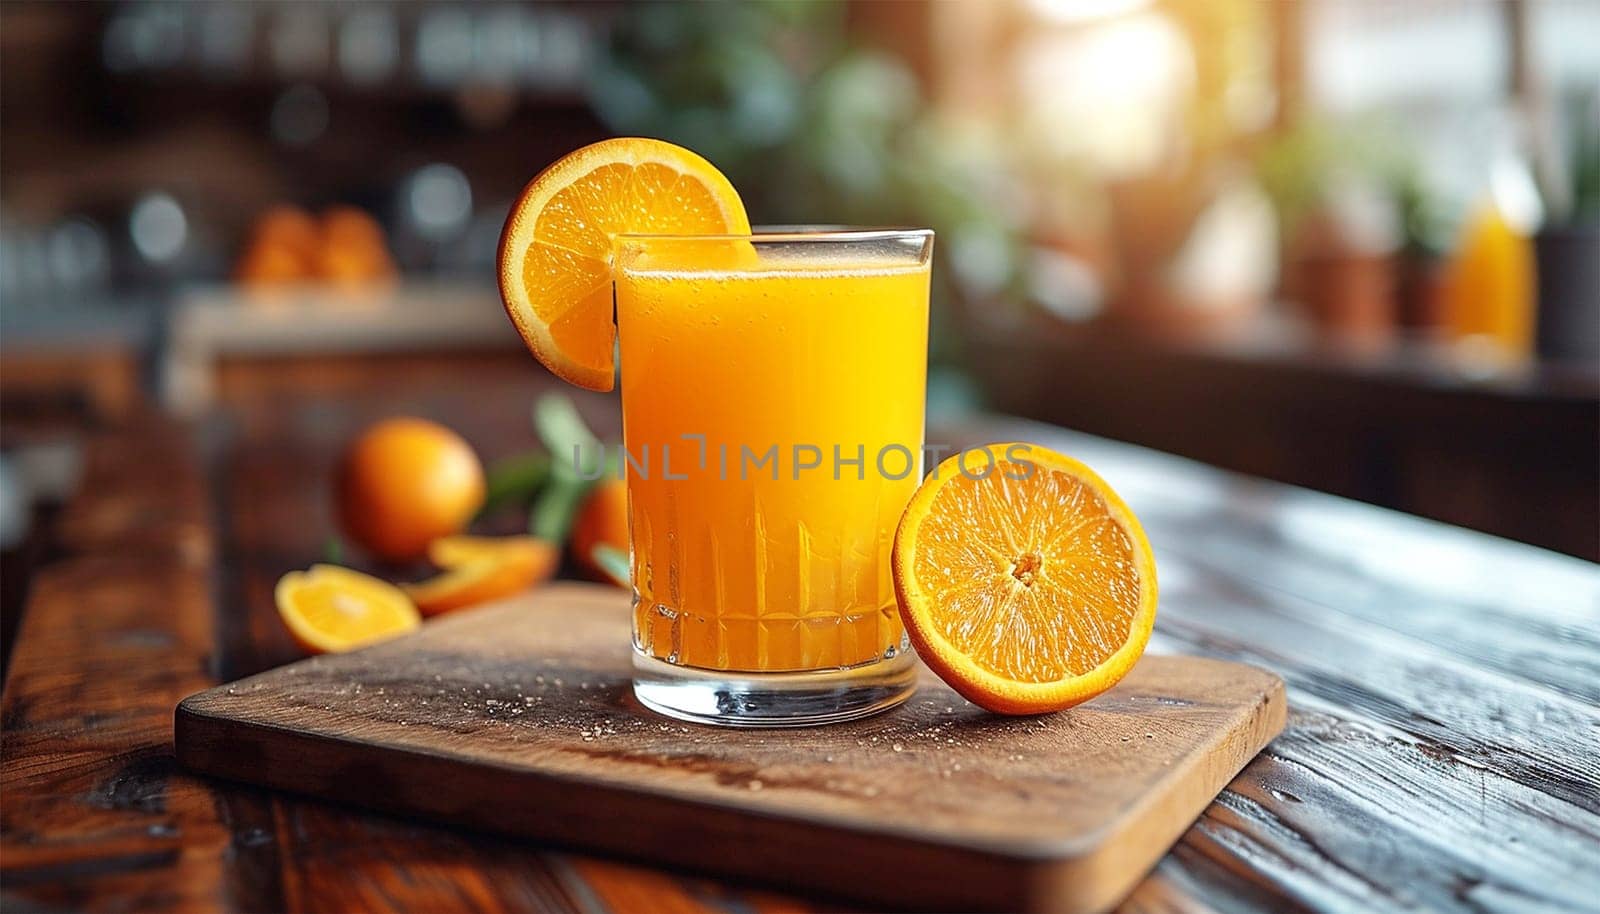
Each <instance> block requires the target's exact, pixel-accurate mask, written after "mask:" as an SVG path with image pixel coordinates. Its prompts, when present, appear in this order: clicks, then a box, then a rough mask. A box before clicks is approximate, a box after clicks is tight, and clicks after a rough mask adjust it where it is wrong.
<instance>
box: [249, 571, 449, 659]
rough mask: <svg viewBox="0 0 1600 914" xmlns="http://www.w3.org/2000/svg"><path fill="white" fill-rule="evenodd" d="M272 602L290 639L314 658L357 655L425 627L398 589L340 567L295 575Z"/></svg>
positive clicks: (283, 582) (282, 583)
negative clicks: (357, 651) (360, 649)
mask: <svg viewBox="0 0 1600 914" xmlns="http://www.w3.org/2000/svg"><path fill="white" fill-rule="evenodd" d="M273 596H274V597H275V599H276V602H277V604H278V615H279V616H281V617H282V618H283V623H284V625H286V626H288V628H289V633H290V634H291V635H293V636H294V639H295V641H297V642H299V643H300V646H301V647H303V648H305V649H306V650H308V651H311V652H312V653H315V654H322V653H338V652H341V651H348V650H354V649H355V648H358V647H362V646H365V645H368V644H372V643H374V642H377V641H383V640H385V639H388V638H392V637H394V636H396V635H402V634H405V633H406V632H408V631H411V630H412V629H414V628H416V627H417V626H419V625H421V624H422V617H421V616H420V615H418V614H417V607H416V606H414V605H412V603H411V600H410V599H409V598H408V597H407V596H406V595H405V594H404V593H402V592H401V591H400V588H398V587H395V586H394V585H393V584H390V583H389V582H387V581H380V580H378V579H377V578H375V577H372V576H371V575H365V574H362V573H361V572H359V571H352V570H350V569H349V568H341V567H339V566H337V565H312V566H311V570H309V571H291V572H289V573H288V574H286V575H284V576H283V577H282V578H280V579H278V586H277V589H276V590H275V591H274V593H273Z"/></svg>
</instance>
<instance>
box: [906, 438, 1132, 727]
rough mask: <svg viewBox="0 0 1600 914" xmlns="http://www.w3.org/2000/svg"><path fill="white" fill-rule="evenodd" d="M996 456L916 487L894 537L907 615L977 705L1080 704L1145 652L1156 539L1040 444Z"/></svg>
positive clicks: (1088, 477)
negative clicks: (1152, 546)
mask: <svg viewBox="0 0 1600 914" xmlns="http://www.w3.org/2000/svg"><path fill="white" fill-rule="evenodd" d="M988 453H989V454H990V455H992V463H991V458H985V457H984V456H983V455H981V454H979V453H976V452H974V453H970V454H968V455H967V456H966V459H965V463H964V464H963V463H962V460H963V458H962V456H961V455H957V456H955V457H952V458H950V459H948V460H946V461H945V462H943V463H941V464H940V465H939V468H938V469H937V470H936V471H935V472H934V473H933V474H931V475H930V476H929V477H928V479H927V480H925V481H924V482H923V484H922V486H921V488H919V489H918V490H917V492H916V494H915V495H914V496H912V499H911V503H910V505H909V506H908V507H907V508H906V512H905V514H904V515H903V516H902V518H901V521H900V527H899V530H898V531H897V532H896V535H895V543H894V560H893V564H894V583H895V592H896V594H897V596H898V597H899V601H900V615H901V618H902V619H903V620H904V621H905V624H906V630H907V633H908V634H909V635H910V637H911V641H912V643H913V644H914V645H915V646H916V648H917V654H918V655H919V656H920V657H921V658H922V659H923V661H924V662H925V663H927V664H928V666H929V667H930V668H931V669H933V671H934V672H935V673H937V674H939V677H940V678H942V679H943V680H944V681H945V682H946V683H948V684H949V685H950V687H951V688H953V689H955V690H956V691H957V692H959V693H961V695H962V696H963V697H965V698H966V699H967V700H969V701H971V702H973V703H974V704H977V705H980V706H982V707H984V708H987V709H988V710H991V711H996V712H1000V713H1004V714H1038V713H1043V712H1047V711H1058V710H1061V709H1063V708H1069V707H1071V706H1073V705H1075V704H1078V703H1080V702H1083V701H1087V700H1088V699H1090V698H1093V697H1094V696H1096V695H1099V694H1100V693H1101V692H1104V691H1105V690H1107V689H1109V688H1111V687H1112V686H1113V685H1115V684H1116V683H1117V681H1118V680H1120V679H1121V678H1122V677H1123V676H1124V675H1126V674H1127V672H1128V671H1129V670H1130V669H1132V668H1133V665H1134V664H1135V663H1136V662H1137V661H1138V660H1139V657H1140V656H1141V655H1142V654H1143V653H1144V648H1145V644H1146V643H1147V642H1148V641H1149V640H1150V629H1151V626H1152V625H1154V623H1155V616H1156V566H1155V559H1154V557H1153V556H1152V555H1151V552H1150V543H1149V540H1147V539H1146V538H1145V535H1144V530H1143V529H1142V528H1141V527H1140V526H1139V520H1138V518H1136V517H1134V515H1133V512H1132V511H1131V510H1129V508H1128V506H1127V504H1126V503H1124V502H1123V500H1122V499H1121V498H1120V497H1118V496H1117V493H1116V492H1115V491H1113V490H1112V488H1111V487H1110V486H1109V485H1107V484H1106V482H1105V480H1103V479H1101V478H1100V477H1099V476H1097V475H1095V473H1094V471H1093V470H1091V469H1089V468H1088V467H1086V466H1084V465H1083V464H1082V463H1079V462H1078V461H1076V460H1073V459H1072V458H1070V457H1066V456H1063V455H1061V454H1058V453H1056V452H1054V451H1051V450H1048V449H1046V448H1042V447H1038V446H1035V445H1028V444H991V445H988ZM963 466H965V467H966V468H967V471H968V472H967V473H963V472H962V467H963ZM991 467H992V469H991ZM986 470H988V472H987V473H986V474H985V471H986ZM969 474H970V475H969ZM980 475H981V476H982V478H974V477H978V476H980Z"/></svg>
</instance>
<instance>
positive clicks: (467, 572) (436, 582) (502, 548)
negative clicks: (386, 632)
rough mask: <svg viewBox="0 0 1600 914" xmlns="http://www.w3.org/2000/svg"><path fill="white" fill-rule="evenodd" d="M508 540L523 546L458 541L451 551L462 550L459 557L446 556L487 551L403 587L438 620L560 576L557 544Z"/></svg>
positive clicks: (424, 612)
mask: <svg viewBox="0 0 1600 914" xmlns="http://www.w3.org/2000/svg"><path fill="white" fill-rule="evenodd" d="M452 539H456V540H460V539H475V540H482V539H486V538H485V537H470V538H468V537H452ZM507 539H515V540H518V541H520V542H518V543H514V544H505V543H502V544H499V545H497V546H486V545H484V544H483V543H477V544H472V545H463V544H461V543H460V542H457V543H455V544H453V545H452V546H451V547H449V548H450V549H455V550H457V554H455V555H448V554H447V555H444V556H443V557H446V558H463V556H462V555H461V554H460V551H461V550H471V549H474V548H476V549H479V550H483V551H482V552H480V554H479V555H477V557H474V558H465V559H464V560H463V561H461V562H460V563H459V564H456V565H453V566H452V565H445V567H446V568H447V569H448V570H447V571H445V572H444V573H443V574H441V575H437V576H435V577H432V578H429V579H427V580H426V581H422V582H419V583H416V584H402V585H401V589H402V590H404V591H405V593H406V595H407V596H409V597H410V598H411V599H412V601H413V602H415V603H416V604H417V608H418V609H420V610H422V613H423V615H427V616H432V615H437V614H439V613H446V612H450V611H451V610H455V609H461V608H462V607H466V606H476V605H477V604H479V603H487V602H489V601H491V600H498V599H500V598H501V597H509V596H511V595H512V594H516V593H521V592H522V591H524V590H527V589H528V588H530V587H532V586H534V585H535V584H538V583H540V582H542V581H544V580H546V579H548V578H549V577H550V575H552V574H554V573H555V570H556V563H557V561H559V559H560V556H561V553H560V551H559V550H557V549H556V547H555V546H554V545H552V544H550V543H548V542H546V541H544V540H541V539H535V538H533V537H507ZM445 551H446V552H448V551H449V550H448V549H447V550H445ZM433 554H435V553H434V551H433V550H430V555H433ZM441 564H444V563H441Z"/></svg>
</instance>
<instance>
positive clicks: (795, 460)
mask: <svg viewBox="0 0 1600 914" xmlns="http://www.w3.org/2000/svg"><path fill="white" fill-rule="evenodd" d="M762 239H763V236H755V237H754V240H753V241H730V240H725V239H724V240H720V241H718V240H713V239H687V238H685V239H677V240H669V239H649V238H642V237H641V238H624V239H620V240H619V242H618V253H617V261H616V270H615V276H616V308H617V328H618V336H619V337H620V345H621V359H620V361H621V365H622V409H623V429H624V446H625V448H626V453H627V458H626V462H627V464H628V466H627V475H628V501H629V518H630V535H631V540H632V577H633V587H634V592H635V595H636V599H635V610H634V612H635V618H634V645H635V648H636V650H637V651H638V652H639V653H640V654H642V655H645V656H648V657H652V658H655V659H657V660H661V661H665V662H666V663H669V664H673V665H678V666H683V667H694V668H699V669H702V670H719V671H741V672H752V673H775V672H796V671H806V672H815V671H828V670H841V669H846V668H854V667H861V666H863V665H867V664H872V663H875V662H877V661H880V660H882V659H885V658H886V657H887V658H892V657H895V656H896V654H897V653H901V652H903V651H904V650H905V647H904V640H903V638H904V636H903V632H902V630H901V626H900V619H899V615H898V612H897V610H896V607H895V598H894V588H893V582H892V580H891V577H890V568H889V560H890V551H891V546H892V541H893V538H894V532H895V526H896V524H897V523H898V521H899V518H900V515H901V513H902V512H903V510H904V509H905V506H906V503H907V502H908V501H909V500H910V498H911V495H912V493H913V492H914V491H915V489H916V487H917V483H918V482H919V481H920V479H921V475H922V474H921V467H922V460H921V457H922V454H921V451H922V443H923V439H922V436H923V401H924V395H925V387H926V362H927V340H928V335H927V327H928V281H929V273H928V256H927V247H928V246H929V245H931V235H928V234H927V233H921V234H920V235H917V236H916V237H915V238H914V239H912V242H911V243H910V244H909V246H908V244H907V243H906V242H904V241H902V242H900V243H899V244H898V245H892V244H890V245H878V246H874V245H873V244H870V243H844V242H841V243H839V244H827V243H817V244H803V243H794V244H785V243H782V242H781V241H772V242H770V243H769V242H766V241H763V240H762Z"/></svg>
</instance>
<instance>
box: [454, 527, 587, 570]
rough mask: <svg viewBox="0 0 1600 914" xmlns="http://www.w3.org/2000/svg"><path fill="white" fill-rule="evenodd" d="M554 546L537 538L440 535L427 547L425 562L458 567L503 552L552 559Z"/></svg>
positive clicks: (525, 536) (490, 557)
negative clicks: (549, 556)
mask: <svg viewBox="0 0 1600 914" xmlns="http://www.w3.org/2000/svg"><path fill="white" fill-rule="evenodd" d="M554 552H555V546H553V545H552V544H551V543H550V542H549V541H548V540H542V539H540V538H539V537H537V536H527V535H523V536H471V535H468V534H461V535H460V536H442V537H440V538H438V539H436V540H434V541H433V542H432V543H430V544H428V561H430V562H432V563H433V564H435V565H438V566H439V567H440V568H458V567H460V566H462V565H465V564H468V563H469V562H475V561H478V560H480V559H492V558H498V557H499V556H502V555H505V554H507V553H516V554H523V555H539V556H544V555H547V554H549V555H551V557H552V558H554V557H556V556H554V555H553V554H554Z"/></svg>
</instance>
